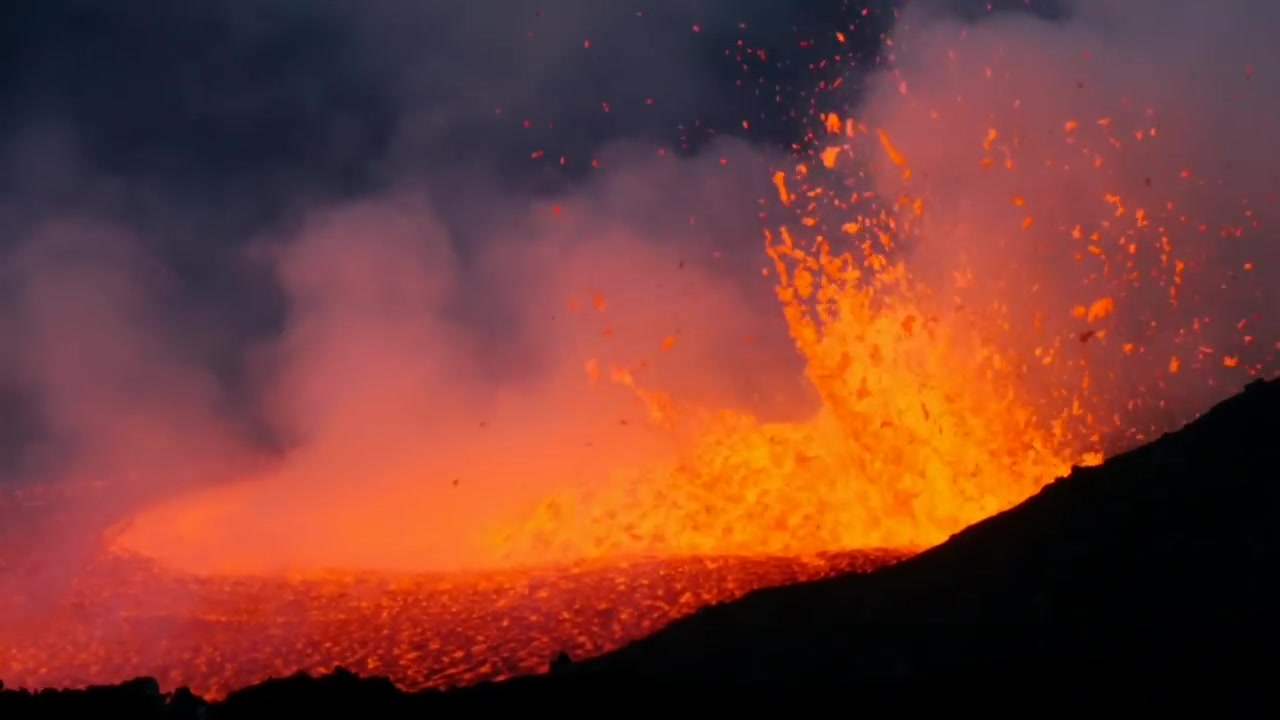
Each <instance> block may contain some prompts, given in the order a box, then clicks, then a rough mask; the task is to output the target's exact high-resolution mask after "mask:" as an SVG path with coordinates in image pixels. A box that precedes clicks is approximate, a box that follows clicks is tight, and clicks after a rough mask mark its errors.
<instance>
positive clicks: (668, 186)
mask: <svg viewBox="0 0 1280 720" xmlns="http://www.w3.org/2000/svg"><path fill="white" fill-rule="evenodd" d="M144 5H145V7H144V6H143V5H139V6H136V7H134V6H131V8H130V9H121V10H119V11H112V12H111V13H109V14H108V15H109V16H108V17H105V18H100V20H101V21H102V22H101V23H100V24H99V25H98V26H95V28H96V29H84V28H83V27H81V28H80V29H78V30H72V29H70V28H73V27H79V26H77V25H76V24H75V23H74V22H72V21H73V20H74V19H75V18H76V17H77V16H76V14H75V13H76V11H75V10H74V8H70V7H63V6H62V5H60V4H57V3H53V4H51V5H50V7H49V8H48V9H47V10H45V11H44V13H45V14H46V16H45V17H39V18H31V22H32V23H37V21H40V22H46V23H49V22H51V23H52V24H53V25H54V26H55V27H59V23H62V24H63V25H61V26H62V27H66V28H68V29H67V30H66V32H68V33H72V32H76V33H79V35H75V36H68V37H63V38H61V40H63V41H64V42H65V43H67V44H70V45H74V46H75V47H78V48H80V49H81V50H82V51H83V52H84V54H85V55H84V57H83V58H81V59H80V62H77V61H76V59H75V58H71V59H68V58H67V57H66V56H58V57H45V56H43V55H42V51H41V50H40V49H38V48H35V49H31V50H30V53H31V54H33V55H34V56H35V57H34V58H33V59H30V60H31V62H32V63H33V65H34V67H35V68H36V71H33V73H32V75H31V76H30V77H27V78H25V79H26V80H27V82H28V83H29V84H30V86H29V87H18V88H11V92H13V93H15V94H16V95H18V96H19V97H24V98H28V99H30V100H31V103H30V107H26V108H23V110H24V112H22V113H18V115H17V117H18V120H17V121H16V122H15V125H14V127H13V128H12V133H11V134H10V136H9V140H8V142H7V144H6V146H5V153H4V159H5V161H6V167H7V169H8V173H9V182H8V183H7V189H8V196H7V202H6V204H5V211H6V215H7V218H8V219H10V220H11V222H10V223H8V227H9V230H8V233H9V237H7V238H6V242H5V246H4V255H3V261H2V262H3V264H2V267H3V273H4V292H5V293H6V305H5V309H4V312H3V325H2V327H3V329H4V332H5V342H4V356H3V360H4V371H5V372H4V381H5V384H6V385H7V386H8V387H9V388H10V389H11V393H10V394H11V395H12V402H11V403H10V406H9V407H7V408H6V409H5V413H6V415H5V417H6V418H12V425H13V427H15V428H17V427H20V428H21V431H20V432H16V431H15V432H14V433H13V435H12V437H13V439H12V440H11V442H10V445H11V446H13V452H11V453H9V457H8V458H7V471H8V472H7V474H8V476H9V478H12V479H14V481H16V482H18V483H20V484H23V485H31V484H33V483H34V484H35V485H36V486H40V485H48V484H50V483H52V482H54V481H56V482H57V483H58V484H60V485H84V486H89V487H96V488H98V489H97V490H95V491H93V493H92V496H93V497H92V499H91V500H87V501H86V502H84V503H80V505H82V506H83V507H78V508H77V511H76V513H75V514H76V518H75V522H77V523H83V524H86V526H88V527H95V528H96V527H99V526H102V525H105V524H109V523H111V522H113V521H115V520H119V519H120V518H121V517H123V516H127V515H128V514H130V511H131V510H132V509H134V508H136V507H138V506H139V505H141V504H143V503H144V502H145V503H146V504H148V505H151V506H154V507H158V508H159V510H158V511H156V512H154V513H152V515H151V517H153V518H158V519H159V520H160V522H158V523H157V524H156V525H155V526H154V527H152V526H149V525H147V524H146V522H145V521H140V522H139V524H138V526H137V527H136V528H134V530H133V532H136V533H137V536H136V537H137V538H138V540H137V542H138V543H141V544H143V545H145V546H146V549H148V550H163V551H164V552H166V553H168V554H169V559H171V560H175V561H179V562H183V563H185V564H188V565H189V566H191V567H193V568H197V569H199V568H205V569H226V570H230V569H235V570H246V571H258V570H281V569H287V568H298V567H305V568H313V567H320V566H337V567H377V568H410V569H421V568H453V567H459V566H467V565H469V564H474V563H475V562H479V561H481V560H483V558H478V557H473V556H472V555H471V554H469V553H473V552H474V549H475V548H476V547H478V546H481V545H483V538H478V537H477V533H480V532H483V531H485V530H486V529H488V528H490V527H491V526H493V525H494V523H496V522H497V521H499V520H501V519H503V518H504V517H507V516H509V515H511V514H512V513H518V512H522V511H523V512H527V510H528V508H529V507H530V506H531V505H532V503H534V502H535V501H537V500H539V499H540V498H542V497H545V496H546V495H547V494H548V493H549V492H551V491H553V490H555V489H557V488H563V487H566V486H573V485H581V484H590V483H593V482H602V481H604V480H607V478H608V475H609V474H610V473H612V472H617V471H618V470H619V469H625V468H626V467H628V466H631V465H639V464H641V463H643V462H649V461H652V459H653V458H655V457H661V456H662V454H663V453H664V452H667V451H669V450H670V444H671V440H670V438H668V437H666V436H665V435H662V434H661V433H658V432H655V431H654V430H653V429H652V428H650V427H649V424H648V423H647V421H646V418H645V410H644V407H643V406H642V405H641V404H640V403H638V402H637V401H636V400H635V398H634V397H633V396H632V395H631V394H630V392H629V391H628V390H626V389H625V388H622V387H621V386H618V385H615V384H613V383H611V382H610V380H609V372H610V369H611V368H614V367H618V368H624V369H626V370H628V371H630V372H632V373H633V374H634V375H635V376H636V377H637V378H639V379H640V380H641V381H643V382H644V383H645V384H646V385H647V386H652V387H653V388H654V389H657V390H668V391H672V392H675V393H677V394H679V395H680V396H681V397H685V398H689V399H691V400H695V401H701V402H706V403H707V404H709V405H712V406H716V405H720V406H736V407H744V408H751V409H755V410H758V411H760V412H762V413H765V414H766V415H775V416H779V415H785V414H787V413H796V412H801V411H803V409H804V408H805V405H806V403H807V402H808V400H809V399H808V398H807V396H805V395H804V394H803V389H802V383H800V382H799V379H798V378H799V372H798V363H797V360H796V358H795V357H794V356H793V353H791V352H790V350H789V344H788V341H787V338H786V334H785V331H784V330H783V328H782V326H781V323H780V318H779V317H778V316H777V313H776V312H775V311H774V310H773V306H772V300H771V296H770V286H769V283H768V281H767V279H765V278H762V277H761V276H760V274H759V267H760V266H761V265H762V262H761V259H760V257H759V239H758V237H759V236H758V232H757V230H756V227H755V225H756V222H757V220H756V215H757V213H758V202H757V200H758V198H760V197H761V196H763V195H764V184H765V183H766V182H767V167H768V162H769V159H770V154H771V151H769V150H767V149H762V148H759V147H755V146H752V145H750V144H748V143H747V142H744V141H740V140H721V141H717V142H715V143H714V144H713V145H711V146H708V147H707V148H705V149H704V150H702V151H700V152H698V153H697V154H696V155H694V154H691V153H690V152H687V151H686V150H687V149H688V148H681V147H680V145H681V144H685V145H693V144H701V143H704V142H705V137H698V136H696V134H695V130H694V123H696V121H697V114H698V112H699V105H698V103H699V102H703V103H706V102H707V100H708V97H710V96H711V95H714V94H717V93H722V92H724V91H723V90H720V89H718V87H719V84H718V83H717V82H713V81H714V80H715V78H714V77H713V75H714V73H715V72H718V71H717V70H715V67H716V65H715V64H714V63H708V62H706V61H705V59H704V57H705V56H714V55H715V54H718V53H719V52H720V50H721V48H720V47H719V46H718V45H711V44H708V42H707V41H706V40H705V39H704V38H703V36H701V35H700V28H701V26H702V25H706V26H708V27H712V26H715V27H718V28H719V31H720V32H722V33H724V32H733V31H736V26H737V21H738V20H739V19H742V20H744V21H746V20H750V21H754V20H760V19H767V18H768V17H769V16H770V14H776V11H775V10H773V9H770V8H766V7H765V4H763V3H748V4H746V5H745V6H744V5H735V6H734V7H732V8H725V7H717V6H716V4H714V3H692V4H689V3H681V4H679V7H677V6H676V4H674V3H655V4H653V5H654V7H652V8H647V9H646V11H645V12H634V11H631V10H627V11H617V10H606V9H592V8H587V7H580V4H578V3H571V2H551V3H543V4H542V5H541V6H540V9H534V8H532V7H531V6H528V7H526V6H525V5H523V4H520V3H508V2H500V3H493V2H489V3H475V4H471V3H416V2H378V3H372V4H367V3H361V4H351V5H350V6H348V4H346V3H341V2H326V3H318V4H307V5H305V7H304V6H299V5H298V4H297V3H278V2H272V1H269V0H260V1H259V2H254V3H250V4H248V5H244V6H237V7H238V8H239V9H237V10H235V11H234V12H233V11H231V10H218V9H208V8H207V9H204V10H201V11H199V12H197V13H195V14H194V15H192V14H187V13H183V14H182V15H181V16H178V15H174V14H172V13H171V12H170V11H169V10H167V9H166V8H165V7H161V6H162V5H164V4H163V3H147V4H144ZM166 7H167V6H166ZM50 18H52V20H51V19H50ZM729 18H732V20H730V19H729ZM160 28H163V29H160ZM144 36H145V38H146V41H145V42H143V38H144ZM131 38H132V41H133V44H131V41H130V39H131ZM108 46H110V47H111V48H113V50H112V52H120V53H122V54H123V56H124V59H123V60H119V61H117V62H119V63H120V64H117V65H113V64H111V63H109V62H107V61H106V60H103V59H101V58H99V60H94V59H93V58H95V57H98V55H97V53H99V52H105V49H106V48H107V47H108ZM117 46H120V47H124V48H125V49H123V50H120V49H118V48H117ZM99 63H100V64H99ZM732 70H733V67H732V65H730V71H732ZM108 87H110V88H113V89H112V90H111V91H110V92H108V91H107V89H106V88H108ZM710 106H711V107H716V106H717V103H716V102H712V103H710ZM682 122H684V123H688V126H687V128H686V129H685V130H683V131H682V130H681V129H680V124H681V123H682ZM589 363H593V364H592V368H599V372H598V373H596V372H595V371H594V370H593V371H592V372H588V364H589ZM9 424H10V422H9V421H8V420H6V425H9ZM193 490H194V491H196V493H197V494H196V495H191V494H190V493H191V492H192V491H193ZM78 492H84V493H88V492H89V491H78ZM166 502H168V503H171V504H168V505H166V504H165V503H166ZM156 503H160V504H159V505H156ZM175 513H186V514H183V515H182V517H181V519H180V521H178V522H169V521H170V520H172V518H173V516H174V514H175ZM90 521H92V522H91V524H90ZM61 532H62V530H59V533H61Z"/></svg>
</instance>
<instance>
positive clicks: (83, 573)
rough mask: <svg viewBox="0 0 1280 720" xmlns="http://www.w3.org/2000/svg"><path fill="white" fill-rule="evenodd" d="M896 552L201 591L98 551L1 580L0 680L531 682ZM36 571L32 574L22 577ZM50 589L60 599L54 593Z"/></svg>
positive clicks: (225, 684)
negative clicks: (344, 672)
mask: <svg viewBox="0 0 1280 720" xmlns="http://www.w3.org/2000/svg"><path fill="white" fill-rule="evenodd" d="M902 556H903V554H902V553H895V552H890V551H874V552H861V553H847V554H835V555H828V556H824V557H815V558H810V559H805V560H798V559H789V558H754V559H753V558H687V559H665V560H643V559H637V560H633V561H629V562H618V563H611V564H606V565H594V566H591V565H584V566H580V567H564V568H549V569H544V570H529V571H520V572H503V573H487V574H468V575H449V576H431V575H400V576H389V575H375V574H364V575H355V574H343V573H333V574H330V575H324V576H308V577H305V578H289V579H285V578H264V577H240V578H205V577H195V576H182V575H176V574H173V573H171V572H167V571H165V570H162V569H160V568H159V567H157V566H156V565H154V564H153V563H151V562H149V561H146V560H143V559H138V558H127V557H120V556H113V555H109V554H98V555H95V556H91V557H90V558H88V559H87V561H86V562H85V563H84V564H83V565H82V567H81V568H80V569H79V570H78V571H77V573H76V576H75V577H73V578H68V579H67V581H66V582H65V584H64V585H63V586H62V587H61V588H54V589H51V586H50V584H49V583H48V582H47V581H45V582H34V583H32V582H26V580H29V579H30V578H32V577H39V575H38V574H39V573H40V568H38V567H35V566H34V563H35V562H36V560H35V558H34V557H33V558H28V559H27V561H26V562H25V563H23V567H15V566H13V565H12V564H11V566H10V567H9V568H8V571H9V572H7V573H6V575H7V577H8V578H9V580H8V581H6V583H5V585H6V590H5V593H4V598H5V600H4V602H5V606H6V615H5V620H4V621H3V623H2V624H0V633H3V634H2V635H0V638H2V640H3V642H2V644H0V678H3V680H4V681H5V682H6V683H8V685H10V686H26V687H78V686H84V685H89V684H103V683H111V682H120V681H123V680H127V679H130V678H133V677H137V676H151V677H155V678H157V679H158V680H159V681H160V684H161V687H162V688H164V689H173V688H176V687H180V686H186V687H189V688H191V689H192V690H193V691H194V692H196V693H199V694H201V695H204V696H208V697H219V696H222V695H224V694H225V693H227V692H229V691H231V690H235V689H237V688H241V687H245V686H247V685H252V684H254V683H257V682H260V681H263V680H266V679H268V678H270V677H281V676H287V675H291V674H293V673H296V672H299V671H306V672H313V673H320V672H327V671H330V670H332V669H333V668H335V667H337V666H343V667H347V668H350V669H352V670H354V671H356V672H359V673H361V674H374V675H385V676H388V677H390V678H391V679H392V680H394V681H395V682H396V684H397V685H399V686H400V687H402V688H405V689H409V690H418V689H425V688H436V687H448V686H456V685H466V684H472V683H476V682H481V681H486V680H496V679H501V678H505V677H510V676H513V675H520V674H528V673H538V672H543V671H545V670H546V669H547V667H548V663H549V661H550V660H551V659H552V658H554V657H556V656H557V655H558V654H560V653H567V654H569V655H571V656H573V657H575V658H581V657H590V656H593V655H598V654H600V653H602V652H607V651H609V650H613V649H616V648H618V647H620V646H621V645H624V644H625V643H627V642H630V641H633V640H636V639H638V638H640V637H643V636H645V635H648V634H650V633H652V632H654V631H656V630H658V629H660V628H662V627H663V626H665V625H667V624H668V623H670V622H671V621H672V620H674V619H676V618H679V617H682V616H684V615H688V614H690V613H692V612H694V611H695V610H697V609H699V608H701V607H704V606H707V605H710V604H714V603H719V602H724V601H727V600H732V599H734V598H737V597H739V596H741V595H742V594H744V593H746V592H749V591H751V590H755V589H758V588H761V587H767V586H771V585H780V584H787V583H794V582H798V581H803V580H810V579H814V578H819V577H825V576H830V575H833V574H839V573H846V572H851V571H864V570H870V569H873V568H876V567H879V566H882V565H884V564H886V563H889V562H892V561H894V560H897V559H900V558H901V557H902ZM33 573H34V575H33ZM54 590H60V592H57V593H56V594H54Z"/></svg>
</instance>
